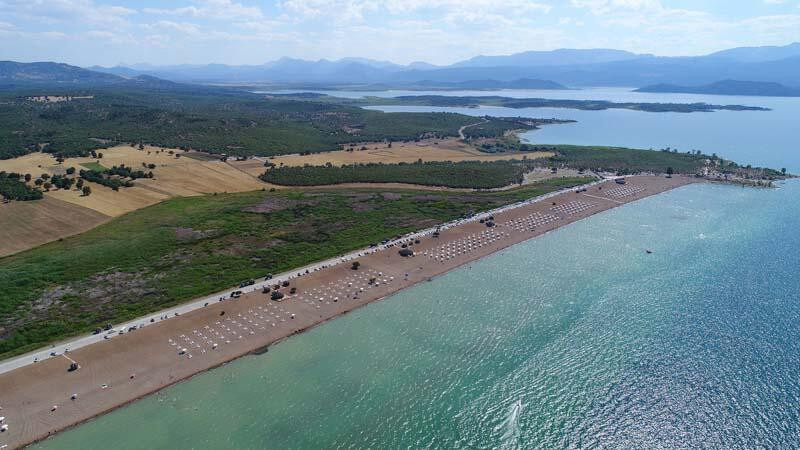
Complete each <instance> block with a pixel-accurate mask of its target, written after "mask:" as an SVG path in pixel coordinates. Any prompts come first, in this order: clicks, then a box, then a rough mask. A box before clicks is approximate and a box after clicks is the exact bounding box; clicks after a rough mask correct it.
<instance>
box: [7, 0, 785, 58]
mask: <svg viewBox="0 0 800 450" xmlns="http://www.w3.org/2000/svg"><path fill="white" fill-rule="evenodd" d="M793 41H800V0H536V1H526V0H505V1H501V0H275V1H255V0H172V1H152V0H139V1H132V0H0V59H12V60H18V61H42V60H53V61H62V62H67V63H71V64H77V65H82V66H88V65H92V64H102V65H114V64H117V63H138V62H147V63H152V64H178V63H210V62H218V63H228V64H260V63H263V62H266V61H268V60H272V59H276V58H279V57H281V56H291V57H296V58H304V59H319V58H329V59H335V58H341V57H345V56H360V57H368V58H373V59H381V60H391V61H394V62H398V63H408V62H411V61H418V60H422V61H428V62H432V63H436V64H447V63H452V62H455V61H458V60H461V59H466V58H469V57H471V56H474V55H477V54H508V53H514V52H520V51H525V50H550V49H554V48H564V47H570V48H598V47H607V48H619V49H624V50H631V51H635V52H642V53H655V54H660V55H694V54H702V53H708V52H711V51H715V50H719V49H723V48H728V47H736V46H744V45H747V46H750V45H783V44H787V43H790V42H793Z"/></svg>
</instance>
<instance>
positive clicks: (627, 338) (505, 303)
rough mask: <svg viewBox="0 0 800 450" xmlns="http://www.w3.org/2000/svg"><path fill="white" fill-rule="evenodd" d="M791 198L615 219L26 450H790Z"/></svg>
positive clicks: (796, 315) (795, 350)
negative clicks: (555, 449) (765, 449)
mask: <svg viewBox="0 0 800 450" xmlns="http://www.w3.org/2000/svg"><path fill="white" fill-rule="evenodd" d="M798 198H800V183H798V182H790V183H787V184H785V185H784V186H783V187H782V188H780V189H775V190H756V189H745V188H740V187H731V186H712V185H696V186H688V187H684V188H681V189H678V190H675V191H671V192H668V193H665V194H662V195H659V196H656V197H652V198H648V199H645V200H643V201H640V202H637V203H634V204H629V205H625V206H622V207H619V208H617V209H614V210H610V211H607V212H605V213H602V214H599V215H596V216H593V217H591V218H589V219H586V220H583V221H580V222H577V223H575V224H572V225H569V226H567V227H564V228H561V229H559V230H557V231H555V232H553V233H550V234H548V235H546V236H544V237H542V238H539V239H535V240H532V241H528V242H525V243H522V244H520V245H517V246H514V247H512V248H510V249H507V250H506V251H503V252H500V253H497V254H495V255H492V256H490V257H488V258H485V259H483V260H480V261H477V262H474V263H472V264H471V265H470V266H468V267H465V268H462V269H459V270H456V271H453V272H450V273H449V274H447V275H445V276H442V277H439V278H437V279H434V280H433V281H431V282H429V283H425V284H421V285H418V286H415V287H414V288H412V289H409V290H406V291H404V292H401V293H399V294H397V295H395V296H393V297H392V298H389V299H387V300H385V301H381V302H377V303H374V304H371V305H368V306H367V307H364V308H362V309H360V310H358V311H355V312H354V313H351V314H348V315H345V316H343V317H341V318H339V319H337V320H334V321H332V322H329V323H327V324H325V325H322V326H320V327H318V328H315V329H313V330H311V331H310V332H307V333H304V334H302V335H299V336H295V337H292V338H291V339H289V340H287V341H285V342H283V343H281V344H278V345H276V346H275V347H274V348H273V349H271V350H270V352H269V353H267V354H264V355H260V356H251V357H247V358H244V359H241V360H239V361H236V362H234V363H231V364H229V365H227V366H225V367H222V368H219V369H216V370H214V371H211V372H209V373H206V374H203V375H200V376H198V377H195V378H194V379H192V380H190V381H188V382H185V383H181V384H179V385H176V386H174V387H171V388H168V389H166V390H164V391H163V392H161V393H160V394H158V395H157V396H152V397H149V398H146V399H144V400H142V401H139V402H136V403H134V404H132V405H130V406H128V407H125V408H122V409H120V410H118V411H116V412H114V413H111V414H109V415H106V416H103V417H101V418H99V419H96V420H94V421H92V422H90V423H88V424H86V425H84V426H81V427H78V428H76V429H74V430H71V431H68V432H65V433H63V434H61V435H58V436H56V437H55V438H53V439H50V440H48V441H46V442H44V443H42V444H40V445H37V446H36V448H47V449H75V448H101V447H102V448H114V449H117V450H118V449H141V448H156V449H161V448H163V449H167V448H170V449H172V448H253V449H256V448H276V449H287V448H454V447H455V448H490V447H491V448H496V447H500V448H535V447H549V448H553V447H603V448H608V447H612V448H674V447H683V448H686V447H690V448H694V447H711V448H755V447H761V446H763V447H770V448H793V447H798V446H800V304H799V303H798V301H799V300H800V298H799V297H800V295H798V291H799V288H800V277H798V267H800V233H798V232H797V230H798V229H800V201H798ZM645 249H650V250H652V251H653V254H649V255H648V254H646V253H645V251H644V250H645Z"/></svg>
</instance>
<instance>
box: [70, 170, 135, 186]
mask: <svg viewBox="0 0 800 450" xmlns="http://www.w3.org/2000/svg"><path fill="white" fill-rule="evenodd" d="M78 173H79V174H80V177H81V178H82V179H84V180H86V181H91V182H92V183H97V184H102V185H103V186H106V187H110V188H111V189H113V190H115V191H118V190H119V188H121V187H133V182H132V181H128V180H125V179H123V178H118V177H111V176H107V175H105V174H104V173H103V172H96V171H94V170H81V171H80V172H78Z"/></svg>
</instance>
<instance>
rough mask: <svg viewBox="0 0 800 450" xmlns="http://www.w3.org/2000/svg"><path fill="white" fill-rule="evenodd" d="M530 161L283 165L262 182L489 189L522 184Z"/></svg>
mask: <svg viewBox="0 0 800 450" xmlns="http://www.w3.org/2000/svg"><path fill="white" fill-rule="evenodd" d="M532 167H533V161H532V160H531V161H516V160H509V161H505V160H503V161H461V162H449V161H444V162H441V161H435V162H417V163H411V164H406V163H400V164H382V163H378V164H352V165H345V166H333V165H326V166H284V167H274V168H271V169H269V170H267V171H266V172H265V173H264V174H263V175H261V179H262V180H264V181H266V182H268V183H273V184H279V185H283V186H320V185H329V184H341V183H411V184H419V185H423V186H446V187H451V188H475V189H490V188H499V187H504V186H509V185H511V184H519V183H522V180H523V176H524V174H525V172H526V171H529V170H530V169H531V168H532Z"/></svg>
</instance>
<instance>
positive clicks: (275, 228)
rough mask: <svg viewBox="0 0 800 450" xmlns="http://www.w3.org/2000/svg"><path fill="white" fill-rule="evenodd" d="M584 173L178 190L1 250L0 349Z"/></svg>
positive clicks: (21, 347) (0, 353)
mask: <svg viewBox="0 0 800 450" xmlns="http://www.w3.org/2000/svg"><path fill="white" fill-rule="evenodd" d="M585 182H586V178H571V179H570V178H565V179H554V180H549V181H546V182H542V183H537V184H533V185H529V186H526V187H524V188H519V189H512V190H508V191H502V192H491V193H489V192H480V193H479V192H469V193H454V192H436V191H419V190H322V191H307V192H296V191H285V192H260V191H259V192H249V193H242V194H229V195H210V196H204V197H189V198H175V199H171V200H168V201H165V202H163V203H160V204H158V205H154V206H151V207H148V208H145V209H141V210H138V211H135V212H132V213H130V214H127V215H125V216H122V217H119V218H116V219H114V220H112V221H111V222H109V223H107V224H105V225H102V226H100V227H98V228H95V229H93V230H91V231H88V232H86V233H83V234H81V235H78V236H74V237H70V238H66V239H64V240H63V241H58V242H52V243H50V244H47V245H44V246H41V247H38V248H35V249H32V250H29V251H27V252H23V253H20V254H17V255H13V256H9V257H5V258H2V259H0V291H1V292H3V296H2V297H0V357H9V356H12V355H15V354H20V353H23V352H25V351H29V350H31V349H33V348H35V347H37V346H41V345H44V344H46V343H47V342H51V341H53V340H56V339H61V338H64V337H67V336H69V335H73V334H76V333H81V332H88V331H90V330H92V329H94V328H95V327H97V326H100V325H103V324H106V323H109V322H111V323H118V322H120V321H122V320H125V319H130V318H133V317H137V316H140V315H142V314H145V313H148V312H152V311H156V310H158V309H161V308H164V307H167V306H170V305H175V304H177V303H179V302H182V301H186V300H189V299H192V298H196V297H199V296H202V295H207V294H210V293H213V292H216V291H219V290H222V289H224V288H227V287H230V286H234V285H236V284H237V283H239V282H240V281H241V280H246V279H251V278H256V277H258V276H264V275H265V274H267V273H278V272H282V271H285V270H290V269H292V268H296V267H300V266H303V265H305V264H308V263H311V262H313V261H319V260H323V259H326V258H329V257H333V256H335V255H340V254H343V253H345V252H347V251H350V250H354V249H357V248H360V247H364V246H367V245H368V244H370V243H371V242H378V241H381V240H382V239H386V238H389V237H392V236H395V235H397V234H402V233H407V232H411V231H413V230H417V229H420V228H424V227H428V226H433V225H435V224H437V223H441V222H443V221H447V220H451V219H455V218H458V217H460V216H462V215H464V214H465V213H467V212H469V211H480V210H486V209H490V208H494V207H498V206H500V205H503V204H507V203H511V202H515V201H519V200H522V199H526V198H530V197H533V196H537V195H542V194H545V193H547V192H551V191H553V190H556V189H561V188H567V187H571V186H575V185H578V184H582V183H585Z"/></svg>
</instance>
